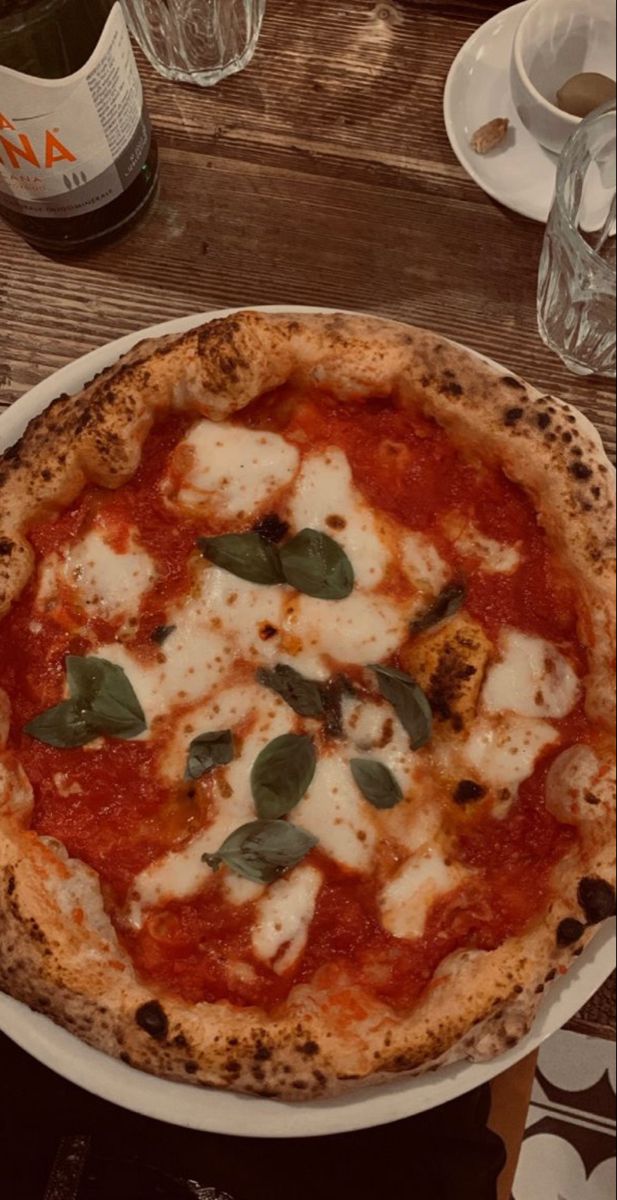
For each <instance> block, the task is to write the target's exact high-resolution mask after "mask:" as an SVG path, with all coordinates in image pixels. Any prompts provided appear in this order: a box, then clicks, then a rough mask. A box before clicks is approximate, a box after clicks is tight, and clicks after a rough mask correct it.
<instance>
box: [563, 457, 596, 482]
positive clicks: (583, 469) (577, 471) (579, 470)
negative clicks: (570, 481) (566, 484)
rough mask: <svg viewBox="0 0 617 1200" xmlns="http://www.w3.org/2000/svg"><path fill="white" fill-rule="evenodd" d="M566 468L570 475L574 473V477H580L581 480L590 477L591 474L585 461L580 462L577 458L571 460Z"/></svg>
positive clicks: (590, 469) (591, 471)
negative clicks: (574, 460)
mask: <svg viewBox="0 0 617 1200" xmlns="http://www.w3.org/2000/svg"><path fill="white" fill-rule="evenodd" d="M568 470H569V472H570V475H574V478H575V479H580V480H582V481H585V480H587V479H591V478H592V475H593V470H592V468H591V467H588V466H587V463H586V462H580V461H579V460H576V462H571V463H570V466H569V467H568Z"/></svg>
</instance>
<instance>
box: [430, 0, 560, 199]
mask: <svg viewBox="0 0 617 1200" xmlns="http://www.w3.org/2000/svg"><path fill="white" fill-rule="evenodd" d="M530 2H531V0H525V3H523V4H515V5H514V6H513V8H506V9H504V11H503V12H500V13H497V16H495V17H492V18H491V20H490V21H487V22H486V24H485V25H482V26H480V28H479V29H476V32H475V33H474V34H472V36H471V37H470V38H469V41H467V42H465V45H464V46H463V47H462V48H461V50H459V53H458V54H457V56H456V58H455V60H454V62H453V63H452V66H451V68H450V73H449V75H448V80H447V83H446V90H445V94H444V118H445V122H446V130H447V133H448V137H449V139H450V145H451V146H452V149H453V150H454V153H455V154H456V157H457V158H458V160H459V162H460V164H461V166H462V167H464V169H465V170H466V171H467V174H468V175H471V178H472V179H475V181H476V183H477V184H479V186H480V187H481V188H483V190H484V191H485V192H488V194H489V196H492V197H493V199H494V200H499V201H500V203H501V204H505V205H506V207H507V208H511V209H513V210H514V212H517V213H521V214H522V215H523V216H524V217H531V218H532V219H533V220H534V221H543V222H546V221H547V220H548V215H549V212H550V210H551V205H552V203H553V195H554V192H555V178H556V174H557V162H558V159H557V156H556V155H554V154H550V153H549V151H548V150H544V149H543V147H542V146H540V145H539V143H538V142H536V140H535V138H534V137H532V135H531V134H530V133H529V132H528V131H527V129H526V128H525V126H524V125H523V123H522V121H521V119H520V117H519V115H518V113H517V111H516V109H515V107H514V102H513V100H512V95H511V90H510V58H511V54H512V43H513V41H514V34H515V32H516V29H517V26H518V24H519V22H520V19H521V17H522V15H523V13H524V12H525V9H526V8H527V7H528V4H529V3H530ZM494 117H508V118H509V120H510V129H509V132H508V136H507V138H506V140H505V141H504V142H502V144H501V146H499V147H498V148H497V149H496V150H493V152H492V153H490V154H485V155H482V154H476V152H475V151H474V150H472V149H471V146H470V145H469V142H470V139H471V137H472V136H473V134H474V133H475V132H476V130H477V129H479V128H480V126H481V125H485V124H486V122H487V121H492V120H493V118H494Z"/></svg>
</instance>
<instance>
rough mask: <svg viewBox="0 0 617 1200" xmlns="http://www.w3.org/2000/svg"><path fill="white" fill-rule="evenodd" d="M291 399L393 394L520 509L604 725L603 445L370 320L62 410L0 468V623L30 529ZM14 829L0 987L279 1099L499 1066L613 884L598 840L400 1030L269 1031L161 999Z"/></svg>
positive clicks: (426, 340)
mask: <svg viewBox="0 0 617 1200" xmlns="http://www.w3.org/2000/svg"><path fill="white" fill-rule="evenodd" d="M288 380H296V381H297V382H299V383H309V384H319V385H320V386H322V387H325V388H330V389H332V390H334V391H336V392H337V393H338V394H339V395H341V396H342V397H344V398H345V399H346V400H347V401H348V402H349V403H353V402H354V401H357V400H359V399H362V398H363V397H366V396H370V395H372V396H374V395H389V394H395V395H397V396H398V397H399V398H400V401H401V403H403V404H407V405H415V406H417V407H419V408H420V409H422V411H424V412H425V413H426V414H427V415H430V416H433V417H434V418H435V419H436V420H437V421H438V422H439V423H440V424H442V425H443V426H444V427H445V428H447V429H448V430H449V432H450V434H451V436H452V437H453V438H454V439H455V440H456V441H457V442H458V443H459V444H461V445H462V446H463V448H465V449H466V450H467V452H468V453H470V454H471V455H474V456H475V457H476V458H477V457H480V456H481V457H482V458H483V459H485V460H487V461H496V462H499V463H500V464H501V465H502V466H503V467H504V469H505V470H506V472H507V474H509V475H510V476H511V477H512V478H513V479H515V480H516V481H518V482H519V483H521V484H522V486H523V487H525V488H526V489H527V490H528V491H529V492H530V493H531V495H532V496H533V498H534V501H535V503H536V506H537V509H538V512H539V515H540V518H541V520H542V522H543V524H544V526H545V527H546V529H547V532H548V534H549V536H550V537H551V539H552V541H553V544H554V545H555V546H556V548H557V549H558V551H559V553H560V555H561V558H562V561H563V562H564V563H565V564H566V565H567V566H568V567H569V569H570V570H571V572H572V574H573V576H574V577H575V578H576V581H577V585H578V587H579V595H580V598H581V608H582V617H581V636H582V639H583V641H584V642H585V644H586V645H587V647H588V650H589V658H590V676H589V679H588V681H587V707H588V710H589V712H590V714H591V715H592V716H594V717H595V719H597V720H600V721H607V722H608V723H610V722H611V719H612V705H613V703H614V699H613V692H612V662H613V658H614V610H615V599H614V588H613V578H614V566H615V563H614V551H613V541H614V538H613V530H614V516H615V495H614V478H613V474H612V471H611V468H610V464H609V463H608V461H607V459H606V456H605V454H604V450H603V448H602V445H601V442H600V439H599V436H598V434H597V433H596V431H595V430H594V429H593V426H591V425H590V423H589V422H588V421H587V420H586V418H585V417H583V415H582V414H580V413H578V412H577V411H576V410H575V409H572V408H571V407H570V406H568V405H567V404H564V403H563V402H561V401H559V400H555V399H553V398H552V397H546V396H541V395H540V394H539V393H537V392H535V391H534V390H533V389H531V388H530V387H528V386H527V385H526V384H525V383H523V381H521V380H519V379H517V378H516V377H514V376H512V375H508V374H503V373H501V372H500V371H498V370H496V369H495V368H494V367H492V366H490V365H489V364H487V363H485V362H484V361H483V360H482V359H480V358H478V357H476V356H474V355H472V354H471V353H470V352H468V351H466V350H464V349H462V348H461V347H458V346H456V345H454V344H452V343H449V342H446V341H444V340H442V339H440V338H438V337H436V336H435V335H433V334H430V333H427V332H425V331H422V330H418V329H413V328H411V327H407V326H402V325H397V324H394V323H392V322H384V321H380V320H377V319H371V318H364V317H349V316H344V315H338V316H334V317H332V316H323V317H295V316H281V317H273V316H266V315H265V314H258V313H251V312H247V313H243V314H239V315H238V316H236V317H233V318H229V319H227V320H225V321H219V322H214V323H212V324H208V325H205V326H203V327H200V328H198V329H196V330H193V331H191V332H190V333H188V334H184V335H182V336H181V337H179V338H174V337H171V338H163V339H160V340H158V341H156V342H145V343H142V344H141V345H140V346H138V347H136V348H135V349H134V350H133V351H132V352H131V353H130V354H129V355H127V356H125V357H124V358H123V359H122V360H121V361H120V363H118V364H117V366H115V367H112V368H110V369H109V370H108V371H106V372H104V373H103V374H102V375H101V376H99V377H98V378H97V379H95V380H94V381H93V382H92V383H91V384H90V385H88V387H86V388H85V389H84V390H83V391H82V392H80V393H79V394H78V395H76V396H72V397H67V396H63V397H60V398H59V399H58V400H57V401H55V403H54V404H53V405H51V406H50V408H49V409H47V410H46V412H44V413H43V414H42V415H41V416H40V417H38V418H37V419H36V420H35V421H34V422H32V423H31V425H30V426H29V427H28V430H27V431H26V433H25V434H24V436H23V438H22V439H21V440H20V441H19V442H18V443H17V445H16V446H14V447H12V448H11V449H10V450H8V451H7V452H5V454H4V455H3V456H2V457H1V458H0V619H1V618H2V616H3V615H4V614H5V613H6V612H7V611H8V609H9V607H10V605H11V603H12V602H13V601H14V599H15V598H16V597H17V596H18V595H19V594H20V592H21V590H22V589H23V587H24V586H25V584H26V582H27V580H28V578H29V576H30V574H31V571H32V569H33V553H32V550H31V547H30V546H29V543H28V540H27V531H28V527H29V526H30V525H31V524H32V523H33V522H34V521H36V520H39V519H41V518H42V517H45V516H46V515H51V514H53V512H55V511H58V510H61V509H62V508H64V507H66V506H67V505H68V504H69V503H71V501H72V500H73V499H74V498H75V497H76V496H77V495H78V494H79V492H80V491H81V490H82V489H83V487H84V486H85V485H86V484H87V483H88V482H93V483H97V484H100V485H102V486H105V487H119V486H121V485H122V484H123V483H124V482H125V481H126V480H127V479H128V478H130V477H131V475H132V474H133V473H134V471H135V470H136V468H137V465H138V463H139V459H140V454H141V448H142V446H143V443H144V441H145V439H146V437H147V434H148V432H149V430H150V428H151V426H152V424H153V422H154V421H155V420H157V419H158V418H159V417H160V416H161V415H162V414H164V413H166V412H169V411H171V410H173V409H181V410H185V411H188V412H194V413H195V414H203V415H206V416H208V417H210V418H212V419H223V418H225V417H226V416H228V415H230V414H231V413H232V412H234V411H237V410H238V409H239V408H242V407H243V406H244V405H246V404H247V403H249V402H250V400H251V399H253V398H254V397H255V396H258V395H260V394H261V393H262V392H264V391H267V390H269V389H270V388H273V387H276V386H279V385H280V384H282V383H284V382H286V381H288ZM51 445H53V446H54V450H55V452H56V461H55V463H54V464H50V461H49V448H50V446H51ZM5 758H6V756H5ZM1 782H2V781H1V780H0V783H1ZM3 808H4V812H3V811H2V809H3ZM22 820H23V814H22V818H21V819H18V818H17V816H16V815H15V814H13V815H12V816H11V815H10V813H9V805H8V801H7V798H6V796H5V800H4V804H3V803H2V797H1V796H0V872H1V877H2V892H1V894H0V895H1V899H0V952H1V955H0V986H2V987H3V988H4V989H5V990H6V991H7V992H9V993H10V994H11V995H13V996H15V997H16V998H17V999H20V1000H23V1001H24V1002H26V1003H28V1004H30V1005H31V1006H32V1007H33V1008H37V1009H39V1010H40V1011H43V1012H47V1013H48V1014H49V1015H50V1016H52V1017H53V1018H54V1019H55V1020H57V1021H58V1022H59V1023H60V1024H62V1025H64V1026H66V1027H67V1028H69V1029H71V1030H72V1031H73V1032H75V1033H76V1034H77V1035H78V1036H80V1037H81V1038H82V1039H83V1040H84V1041H86V1042H88V1043H90V1044H91V1045H94V1046H96V1047H97V1048H99V1049H101V1050H104V1051H106V1052H107V1053H110V1054H113V1055H116V1056H118V1057H121V1058H123V1059H124V1060H125V1061H128V1062H130V1063H132V1064H133V1065H135V1066H138V1067H140V1068H141V1069H144V1070H146V1071H152V1072H154V1073H156V1074H158V1075H162V1076H164V1077H168V1078H173V1079H180V1080H183V1081H191V1082H195V1083H201V1084H204V1085H216V1086H219V1087H220V1086H223V1087H229V1088H233V1089H235V1090H242V1091H247V1092H255V1093H259V1094H261V1095H264V1094H269V1095H276V1096H278V1097H281V1098H284V1099H304V1098H307V1097H310V1096H316V1095H325V1094H331V1095H332V1094H336V1093H338V1092H339V1091H341V1090H343V1089H345V1088H347V1087H351V1086H354V1085H358V1084H359V1083H366V1082H367V1081H368V1082H371V1083H377V1082H380V1081H381V1080H383V1079H387V1078H390V1077H391V1076H392V1074H394V1073H417V1072H420V1071H426V1070H428V1069H430V1068H431V1067H434V1066H437V1065H440V1064H441V1063H443V1062H446V1061H448V1062H450V1061H455V1060H456V1059H459V1058H461V1057H467V1058H472V1059H477V1058H484V1057H492V1056H493V1055H496V1054H498V1053H499V1052H501V1051H502V1050H503V1049H505V1048H506V1046H508V1045H511V1044H513V1042H515V1041H516V1040H518V1038H519V1037H521V1036H522V1034H523V1033H524V1032H526V1030H527V1029H528V1028H529V1026H530V1024H531V1021H532V1019H533V1016H534V1014H535V1012H536V1009H537V1006H538V1003H539V1000H540V996H541V992H542V990H543V989H544V987H545V984H546V981H547V979H549V980H550V978H553V977H554V975H555V974H556V973H558V972H560V971H562V970H564V969H565V968H566V967H567V965H568V963H569V961H570V960H571V957H572V955H573V954H576V953H579V952H580V951H581V949H582V948H583V947H584V945H585V944H586V942H587V941H588V940H589V939H590V938H591V937H592V936H593V927H590V926H586V927H584V928H583V926H584V924H585V923H584V921H583V920H581V917H580V904H579V897H578V893H577V888H578V884H579V881H580V879H581V878H582V877H583V876H592V877H598V878H601V879H603V880H606V881H610V882H611V883H612V882H613V881H614V877H615V866H614V852H612V851H611V849H610V842H609V841H608V838H609V831H608V830H607V829H606V828H605V827H603V828H602V830H599V829H598V828H596V830H595V833H594V836H593V838H592V839H591V840H587V841H585V839H583V842H582V845H581V850H580V851H579V852H577V853H576V854H573V856H572V858H571V859H570V860H565V861H564V862H563V863H561V864H560V865H559V868H558V869H557V871H556V878H555V884H556V887H555V899H554V900H553V902H552V903H551V906H550V909H549V911H548V912H547V914H546V916H545V918H544V919H543V920H542V921H541V922H540V923H539V924H538V925H537V926H536V927H535V928H534V929H533V930H531V931H530V932H529V933H528V934H527V935H526V936H525V937H524V938H520V939H511V940H509V941H508V942H506V943H505V944H504V945H503V946H502V947H500V949H498V950H496V951H494V952H492V953H490V954H482V953H479V952H471V951H470V952H467V953H463V954H461V955H457V956H455V957H454V959H451V960H448V961H447V962H446V963H444V964H442V967H441V968H440V971H439V972H438V974H437V976H436V978H435V980H434V981H433V984H432V985H431V986H430V988H429V989H428V991H427V993H426V996H425V998H424V999H423V1001H422V1002H421V1004H420V1005H419V1006H418V1007H417V1008H416V1009H415V1010H414V1013H413V1014H412V1016H411V1017H408V1018H405V1019H396V1018H395V1017H394V1016H393V1014H392V1012H391V1011H390V1010H388V1009H386V1008H380V1007H378V1006H377V1005H376V1004H375V1003H374V1002H372V1001H369V1000H368V999H366V1001H365V1000H364V998H362V997H360V998H359V999H357V1002H358V1003H360V1005H361V1007H360V1010H358V1012H357V1013H356V1018H355V1020H354V1022H353V1026H350V1024H349V1021H348V1020H345V1019H344V1018H343V1010H344V1005H343V1008H342V1007H341V1005H342V1004H343V1001H342V998H341V996H340V995H339V996H333V995H332V994H330V993H320V992H318V991H316V990H314V989H310V988H303V989H296V992H294V993H293V995H292V998H291V1000H290V1002H289V1004H288V1005H287V1006H286V1007H285V1009H284V1011H283V1012H282V1013H280V1014H274V1015H270V1016H268V1017H266V1016H265V1015H264V1014H260V1013H258V1012H255V1011H254V1010H246V1011H238V1010H234V1009H232V1008H231V1007H230V1006H228V1005H215V1006H212V1005H198V1006H195V1007H193V1008H191V1007H190V1006H187V1005H184V1004H182V1003H179V1002H177V1001H175V1000H172V999H168V998H162V997H159V998H157V997H156V996H154V995H153V993H151V992H150V991H149V990H148V989H147V988H146V987H144V986H143V985H142V984H141V983H140V981H139V980H138V979H137V978H136V976H135V973H134V971H133V968H132V965H131V963H130V962H129V961H128V959H127V958H126V956H125V955H124V953H123V951H122V950H121V948H120V946H119V944H118V941H117V939H116V936H115V933H114V931H113V929H112V927H111V925H110V924H109V922H108V921H107V918H106V916H105V914H104V911H103V908H102V901H101V896H100V889H99V886H98V881H97V879H96V876H94V874H93V873H92V872H91V871H89V870H88V868H86V867H84V866H83V864H79V863H74V862H69V861H67V860H66V855H65V854H64V853H63V851H62V848H60V847H58V846H57V845H54V844H49V843H47V842H46V841H45V840H43V839H40V838H37V837H36V836H35V835H33V834H31V833H29V832H27V830H25V829H24V827H23V824H22ZM67 897H69V898H70V899H71V905H72V907H70V908H67ZM80 914H81V915H80ZM84 914H85V919H84ZM565 918H569V919H576V920H579V922H580V924H581V935H580V937H579V938H578V939H577V941H576V943H575V944H574V945H573V946H569V947H563V946H559V945H558V944H557V940H556V929H557V927H558V925H559V924H560V922H561V921H562V920H563V919H565ZM448 977H449V986H442V981H445V980H446V978H448ZM453 995H454V996H455V1000H453ZM101 997H105V1001H104V1002H102V1000H101Z"/></svg>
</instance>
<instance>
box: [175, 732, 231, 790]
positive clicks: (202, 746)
mask: <svg viewBox="0 0 617 1200" xmlns="http://www.w3.org/2000/svg"><path fill="white" fill-rule="evenodd" d="M233 758H234V740H233V737H232V734H231V731H230V730H229V729H225V730H223V731H222V732H221V733H202V734H201V735H200V737H196V738H193V741H192V742H191V744H190V746H189V754H188V761H187V764H186V779H201V777H202V775H206V774H207V772H208V771H212V770H214V768H215V767H224V766H225V765H226V764H227V763H230V762H232V761H233Z"/></svg>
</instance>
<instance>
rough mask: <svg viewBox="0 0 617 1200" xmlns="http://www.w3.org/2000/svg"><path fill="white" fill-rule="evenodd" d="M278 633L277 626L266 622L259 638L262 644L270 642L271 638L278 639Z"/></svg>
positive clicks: (260, 630) (261, 628) (262, 626)
mask: <svg viewBox="0 0 617 1200" xmlns="http://www.w3.org/2000/svg"><path fill="white" fill-rule="evenodd" d="M277 633H278V629H277V628H276V626H275V625H270V623H269V621H264V624H263V625H261V626H260V629H259V636H260V638H261V640H262V642H269V641H270V640H271V638H273V637H276V635H277Z"/></svg>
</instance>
